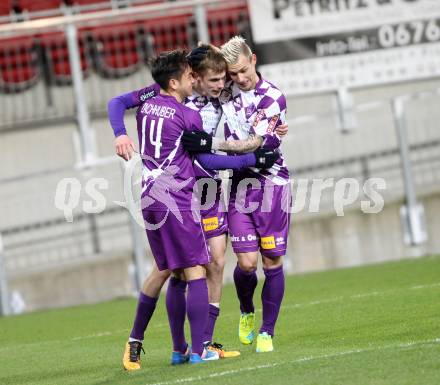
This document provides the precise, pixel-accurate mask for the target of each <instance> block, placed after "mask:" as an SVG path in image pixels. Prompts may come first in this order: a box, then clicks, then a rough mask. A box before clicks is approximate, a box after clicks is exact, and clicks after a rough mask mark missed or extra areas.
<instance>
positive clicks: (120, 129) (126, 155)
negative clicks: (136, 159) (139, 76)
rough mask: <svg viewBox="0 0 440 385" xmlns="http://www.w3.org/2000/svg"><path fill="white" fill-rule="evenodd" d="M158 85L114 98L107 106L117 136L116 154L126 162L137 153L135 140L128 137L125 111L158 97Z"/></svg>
mask: <svg viewBox="0 0 440 385" xmlns="http://www.w3.org/2000/svg"><path fill="white" fill-rule="evenodd" d="M159 91H160V88H159V86H158V85H157V84H153V85H152V86H148V87H145V88H142V89H140V90H138V91H133V92H129V93H126V94H122V95H118V96H115V97H114V98H112V99H111V100H110V101H109V102H108V105H107V111H108V119H109V121H110V125H111V127H112V129H113V133H114V135H115V150H116V154H117V155H118V156H120V157H121V158H123V159H125V160H129V159H131V157H132V156H133V152H134V151H135V145H134V142H133V140H132V139H131V138H130V137H129V136H128V135H127V130H126V128H125V124H124V115H125V110H128V109H130V108H134V107H139V106H140V105H141V104H142V103H143V102H144V101H145V100H147V99H149V98H152V97H153V96H155V95H157V94H158V93H159Z"/></svg>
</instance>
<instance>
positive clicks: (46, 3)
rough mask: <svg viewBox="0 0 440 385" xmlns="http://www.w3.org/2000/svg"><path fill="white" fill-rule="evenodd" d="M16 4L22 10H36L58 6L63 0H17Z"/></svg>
mask: <svg viewBox="0 0 440 385" xmlns="http://www.w3.org/2000/svg"><path fill="white" fill-rule="evenodd" d="M16 4H17V5H18V7H19V8H20V9H21V10H22V11H28V12H38V11H46V10H48V9H54V8H59V7H60V6H61V4H63V0H38V1H35V0H17V2H16Z"/></svg>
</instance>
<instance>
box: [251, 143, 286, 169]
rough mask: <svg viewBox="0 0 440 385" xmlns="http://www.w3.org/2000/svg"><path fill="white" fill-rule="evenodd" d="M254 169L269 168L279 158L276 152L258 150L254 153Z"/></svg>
mask: <svg viewBox="0 0 440 385" xmlns="http://www.w3.org/2000/svg"><path fill="white" fill-rule="evenodd" d="M254 155H255V167H256V168H271V167H272V166H273V165H274V163H275V162H276V161H277V160H278V158H279V157H280V154H279V153H278V151H274V150H265V149H264V148H259V149H258V150H255V151H254Z"/></svg>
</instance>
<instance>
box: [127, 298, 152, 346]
mask: <svg viewBox="0 0 440 385" xmlns="http://www.w3.org/2000/svg"><path fill="white" fill-rule="evenodd" d="M156 303H157V298H152V297H149V296H148V295H145V294H144V293H142V292H141V293H140V294H139V299H138V305H137V309H136V316H135V319H134V323H133V329H132V330H131V333H130V338H133V339H136V340H139V341H143V340H144V333H145V330H146V329H147V326H148V323H149V322H150V319H151V316H152V315H153V313H154V309H156Z"/></svg>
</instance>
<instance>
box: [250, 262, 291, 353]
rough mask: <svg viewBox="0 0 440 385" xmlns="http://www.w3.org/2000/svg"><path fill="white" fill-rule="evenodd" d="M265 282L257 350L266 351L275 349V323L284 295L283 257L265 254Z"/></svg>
mask: <svg viewBox="0 0 440 385" xmlns="http://www.w3.org/2000/svg"><path fill="white" fill-rule="evenodd" d="M263 271H264V276H265V280H264V284H263V290H262V291H261V303H262V307H263V315H262V318H263V322H262V325H261V327H260V331H259V334H258V337H257V348H256V350H257V352H258V353H265V352H271V351H272V350H273V342H272V339H273V336H274V330H275V323H276V321H277V319H278V314H279V312H280V307H281V302H282V300H283V297H284V286H285V282H284V272H283V257H281V256H279V257H272V258H268V257H265V256H263Z"/></svg>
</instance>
